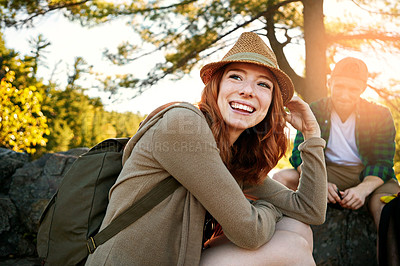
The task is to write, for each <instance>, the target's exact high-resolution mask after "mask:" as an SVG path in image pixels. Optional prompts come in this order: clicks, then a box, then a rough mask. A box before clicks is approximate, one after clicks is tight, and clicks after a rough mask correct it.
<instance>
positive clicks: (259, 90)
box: [217, 63, 274, 143]
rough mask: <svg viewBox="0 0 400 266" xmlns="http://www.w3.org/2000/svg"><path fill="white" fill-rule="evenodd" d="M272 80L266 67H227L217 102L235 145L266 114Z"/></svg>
mask: <svg viewBox="0 0 400 266" xmlns="http://www.w3.org/2000/svg"><path fill="white" fill-rule="evenodd" d="M272 80H274V76H273V74H272V73H271V72H270V71H269V70H268V69H267V68H265V67H263V66H259V65H256V64H249V63H232V64H230V65H228V66H227V68H226V70H225V72H224V75H223V77H222V80H221V83H220V88H219V94H218V101H217V102H218V107H219V110H220V112H221V115H222V117H223V119H224V122H225V123H226V125H227V126H228V128H229V134H230V135H231V140H232V141H231V142H232V143H233V142H234V141H235V140H236V139H237V138H238V137H239V135H240V134H241V133H242V132H243V131H244V130H246V129H248V128H251V127H254V126H255V125H257V124H258V123H260V122H261V121H262V120H263V119H264V118H265V116H266V115H267V113H268V109H269V106H270V104H271V101H272V91H273V89H274V88H273V83H272Z"/></svg>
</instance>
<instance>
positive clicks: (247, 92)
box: [239, 82, 254, 97]
mask: <svg viewBox="0 0 400 266" xmlns="http://www.w3.org/2000/svg"><path fill="white" fill-rule="evenodd" d="M239 94H240V95H242V96H245V97H253V96H254V88H253V87H252V85H251V84H250V83H249V82H246V83H244V84H243V86H242V87H241V88H240V90H239Z"/></svg>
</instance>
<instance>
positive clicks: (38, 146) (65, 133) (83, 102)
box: [0, 34, 144, 157]
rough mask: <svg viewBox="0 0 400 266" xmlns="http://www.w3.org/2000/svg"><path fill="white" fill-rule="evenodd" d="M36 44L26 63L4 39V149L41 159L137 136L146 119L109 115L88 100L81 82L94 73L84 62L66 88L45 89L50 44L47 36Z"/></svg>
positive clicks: (0, 129) (0, 67)
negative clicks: (41, 73)
mask: <svg viewBox="0 0 400 266" xmlns="http://www.w3.org/2000/svg"><path fill="white" fill-rule="evenodd" d="M32 43H33V44H34V47H33V55H29V56H23V57H21V56H19V54H18V53H16V52H14V51H13V50H9V49H7V48H6V47H5V46H4V42H3V39H2V35H1V34H0V51H1V56H0V77H1V87H0V146H2V147H6V148H9V149H13V150H15V151H21V152H24V151H25V152H27V153H29V154H32V155H33V156H34V157H38V156H40V155H41V154H43V153H46V152H58V151H65V150H68V149H71V148H76V147H82V146H86V147H91V146H93V145H95V144H96V143H98V142H100V141H102V140H104V139H106V138H111V137H127V136H132V135H133V134H134V133H135V132H136V130H137V128H138V126H139V123H140V121H142V120H143V119H144V116H143V115H141V114H140V113H138V114H134V113H130V112H126V113H122V114H121V113H117V112H107V111H106V110H105V109H104V107H103V104H102V103H101V100H100V99H99V98H91V97H89V96H87V95H85V94H84V91H85V88H83V87H81V86H79V85H78V84H79V79H81V78H82V77H83V76H84V75H85V74H87V73H88V72H89V71H90V67H88V66H87V64H86V62H85V61H84V60H83V59H82V58H76V60H75V63H74V65H73V70H72V71H71V73H70V74H69V75H68V85H67V87H66V88H64V89H61V88H57V85H56V84H53V83H51V82H49V85H44V84H43V81H42V80H41V79H38V78H37V77H36V71H37V67H38V65H39V63H40V62H41V61H40V60H41V58H42V54H43V53H42V52H43V49H45V48H46V47H47V46H48V45H49V43H48V42H46V40H44V38H43V37H42V36H39V37H38V39H37V40H34V41H32Z"/></svg>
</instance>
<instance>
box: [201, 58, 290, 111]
mask: <svg viewBox="0 0 400 266" xmlns="http://www.w3.org/2000/svg"><path fill="white" fill-rule="evenodd" d="M230 63H250V64H255V65H260V66H263V67H265V68H267V69H269V70H270V71H271V72H272V73H273V74H274V76H275V78H276V81H277V82H278V85H279V88H280V90H281V94H282V100H283V104H284V105H285V104H287V103H288V102H289V101H290V99H292V97H293V93H294V85H293V82H292V80H291V79H290V78H289V76H288V75H287V74H286V73H285V72H283V71H282V70H280V69H278V68H274V67H271V66H269V65H266V64H263V63H259V62H256V61H251V60H226V61H220V62H214V63H209V64H207V65H205V66H203V67H202V69H201V70H200V77H201V80H202V81H203V83H204V84H205V85H207V83H208V82H209V81H210V79H211V77H212V75H213V74H214V73H215V72H216V71H217V70H218V69H220V68H221V67H223V66H225V65H227V64H230Z"/></svg>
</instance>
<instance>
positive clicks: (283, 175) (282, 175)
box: [272, 168, 300, 191]
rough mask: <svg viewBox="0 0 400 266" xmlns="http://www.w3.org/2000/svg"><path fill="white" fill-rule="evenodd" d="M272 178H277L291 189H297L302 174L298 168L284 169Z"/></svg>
mask: <svg viewBox="0 0 400 266" xmlns="http://www.w3.org/2000/svg"><path fill="white" fill-rule="evenodd" d="M272 179H275V180H276V181H278V182H279V183H281V184H283V185H285V186H286V187H288V188H290V189H291V190H294V191H296V190H297V187H298V185H299V179H300V174H299V172H297V170H296V169H294V168H292V169H282V170H280V171H278V172H276V173H275V174H274V175H273V176H272Z"/></svg>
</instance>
